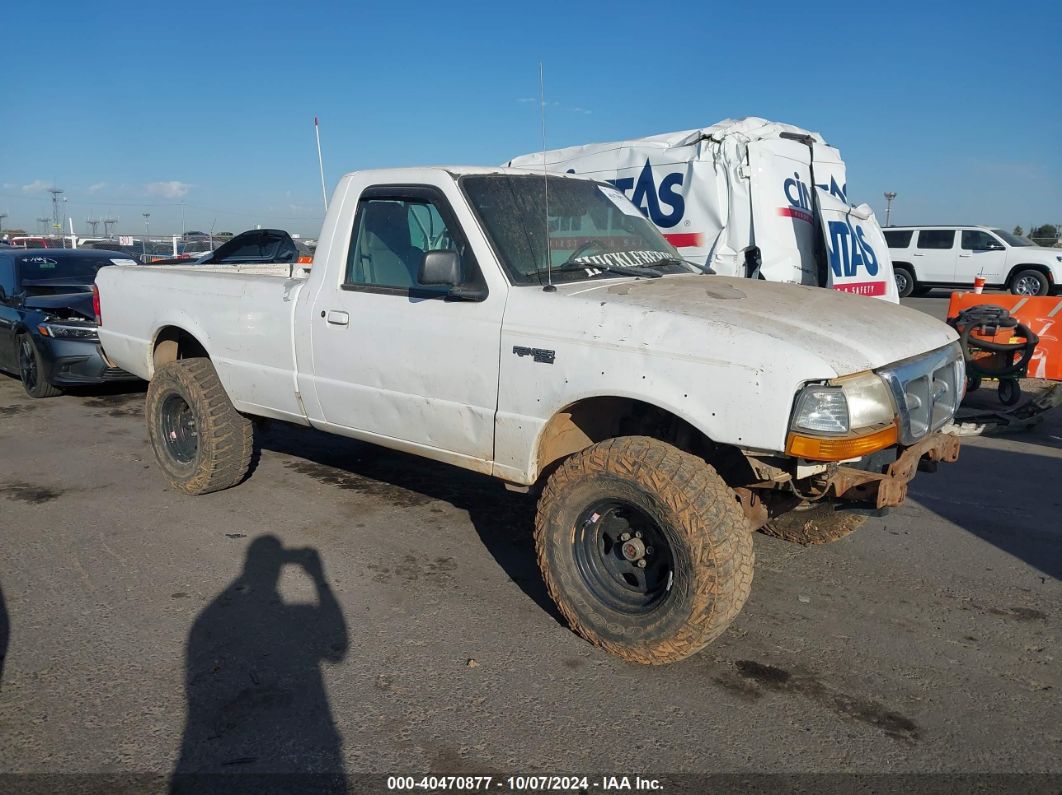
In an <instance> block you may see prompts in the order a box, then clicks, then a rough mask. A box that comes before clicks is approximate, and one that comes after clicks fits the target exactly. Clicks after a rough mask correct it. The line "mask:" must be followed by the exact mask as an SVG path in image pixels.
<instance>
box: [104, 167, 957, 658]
mask: <svg viewBox="0 0 1062 795" xmlns="http://www.w3.org/2000/svg"><path fill="white" fill-rule="evenodd" d="M575 227H577V228H578V229H579V230H580V234H579V235H578V236H573V235H571V234H570V233H569V232H570V230H571V229H573V228H575ZM96 290H97V296H96V298H97V313H98V314H99V315H100V321H99V322H100V330H99V336H100V340H101V342H102V345H103V347H104V349H105V352H106V354H107V356H108V357H109V358H110V359H111V360H113V361H114V362H115V363H116V364H117V365H118V366H120V367H122V368H124V369H126V370H128V371H130V372H132V373H135V374H137V375H139V376H141V377H143V378H145V379H148V380H150V381H151V384H150V387H149V390H148V394H147V411H146V414H147V424H148V431H149V435H150V438H151V442H152V444H153V446H154V449H155V453H156V456H157V458H158V462H159V465H160V467H161V468H162V470H163V472H164V474H165V475H166V477H167V478H168V480H169V482H170V483H171V484H172V485H173V486H174V487H175V488H178V489H181V490H184V491H186V492H188V493H191V494H204V493H207V492H211V491H216V490H219V489H224V488H228V487H230V486H233V485H235V484H237V483H239V482H240V481H241V480H242V479H243V478H244V477H245V476H246V473H247V471H248V466H249V462H250V460H251V454H252V449H253V444H254V439H253V436H254V425H253V424H252V422H251V421H250V419H248V418H249V417H252V416H257V417H269V418H275V419H279V420H286V421H288V422H293V423H297V424H300V425H309V426H312V427H314V428H318V429H320V430H324V431H328V432H331V433H336V434H340V435H343V436H349V437H353V438H357V439H363V440H367V441H370V442H375V443H377V444H380V445H384V446H386V447H391V448H395V449H398V450H404V451H407V452H409V453H413V454H415V455H420V456H425V457H427V458H432V459H437V460H440V461H446V462H449V463H451V464H455V465H457V466H461V467H465V468H468V469H472V470H475V471H477V472H482V473H484V474H486V475H490V476H493V477H495V478H499V479H501V480H503V481H505V482H506V484H508V485H509V486H510V487H512V488H515V489H522V490H526V489H528V488H535V489H538V488H539V487H541V497H540V499H539V503H538V510H537V517H536V521H535V542H536V548H537V552H538V559H539V563H540V565H541V569H542V574H543V577H544V579H545V582H546V584H547V586H548V588H549V591H550V593H551V595H552V597H553V599H554V600H555V601H556V603H557V605H558V607H559V609H560V610H561V612H562V613H563V614H564V615H565V616H566V618H567V619H568V620H569V622H570V623H571V626H572V627H573V628H574V629H575V630H576V631H577V632H579V633H580V634H582V635H583V636H584V637H586V638H587V639H589V640H590V641H592V642H593V643H596V644H598V645H600V646H602V647H604V648H605V649H607V650H609V651H611V652H613V653H616V654H618V655H620V656H622V657H624V658H626V659H629V660H633V661H637V662H642V663H666V662H670V661H673V660H677V659H681V658H682V657H685V656H687V655H689V654H691V653H693V652H695V651H697V650H698V649H700V648H701V647H703V646H704V645H706V644H707V643H709V642H710V641H711V640H712V639H714V638H715V637H717V636H718V635H719V634H720V633H721V632H723V630H724V629H725V628H726V627H727V626H728V625H729V624H730V622H731V621H733V620H734V618H735V616H737V614H738V612H739V611H740V610H741V607H742V605H743V604H744V602H745V599H746V597H747V596H748V593H749V588H750V585H751V580H752V569H753V544H752V533H753V530H755V529H757V528H765V529H766V530H767V531H768V532H770V533H773V534H774V535H777V536H780V537H782V538H787V539H791V540H794V541H798V542H802V543H816V542H818V543H821V542H823V541H828V540H832V539H834V538H837V537H840V536H842V535H844V534H846V533H848V532H850V531H851V530H852V529H854V527H855V526H856V524H857V523H858V521H859V520H860V519H861V515H860V513H859V512H858V511H860V510H862V511H873V510H880V509H883V508H886V507H888V506H894V505H897V504H899V503H900V502H901V501H902V500H903V499H904V498H905V496H906V488H907V482H908V481H909V480H910V479H911V478H912V477H914V474H915V472H916V470H918V469H920V468H921V469H933V468H934V467H935V465H936V462H937V461H942V460H943V461H953V460H955V459H956V458H957V456H958V443H957V441H956V438H955V437H954V436H949V435H946V434H943V433H941V432H940V429H941V427H942V426H944V425H945V424H947V423H948V422H949V421H950V420H951V418H952V415H953V414H954V412H955V409H956V407H957V405H958V402H959V400H960V399H961V397H962V392H963V388H964V378H963V364H962V358H961V353H960V350H959V347H958V345H957V343H956V335H955V333H954V332H953V331H952V330H951V329H950V328H949V327H948V326H946V325H944V324H943V323H940V322H938V321H936V320H933V319H932V318H930V317H928V316H926V315H924V314H921V313H919V312H916V311H912V310H909V309H906V308H903V307H899V306H896V305H893V304H890V303H887V302H882V301H876V300H873V299H870V298H865V297H861V296H856V295H848V294H841V293H838V292H835V291H831V290H821V289H817V288H814V287H805V286H799V285H788V284H776V283H771V282H765V281H754V280H749V279H742V278H733V277H725V276H717V275H710V274H706V273H704V272H702V271H700V270H699V269H698V268H697V267H695V266H692V265H690V264H688V263H686V262H684V261H683V260H682V259H681V258H680V257H679V255H678V252H676V250H675V249H674V248H673V247H672V246H671V245H669V244H668V243H667V241H666V240H664V238H663V236H662V235H661V234H660V232H659V231H658V230H657V229H656V228H655V227H654V226H653V225H652V224H651V223H650V222H649V221H647V220H646V219H645V218H644V217H643V216H642V215H641V213H640V212H639V211H638V210H637V209H636V208H635V207H634V206H633V205H632V204H631V203H630V201H629V200H627V199H626V198H625V197H624V196H623V195H622V194H621V193H620V192H618V191H617V190H616V189H615V188H614V187H612V186H611V185H608V184H605V183H599V182H595V181H592V180H589V179H586V178H583V177H575V176H564V175H555V176H549V177H548V178H547V177H545V176H544V175H541V174H539V175H529V174H528V173H527V172H526V171H517V170H511V169H480V168H411V169H397V170H381V171H364V172H357V173H353V174H348V175H347V176H345V177H344V178H343V180H342V181H341V182H340V184H339V186H338V188H337V190H336V194H335V197H334V199H333V202H332V204H331V207H330V209H329V212H328V216H327V218H326V220H325V224H324V228H323V230H322V234H321V238H320V245H319V247H318V249H317V253H316V256H315V259H314V262H313V266H312V269H309V270H308V271H303V270H298V269H297V266H288V265H283V266H246V267H245V266H240V265H227V266H199V267H194V266H193V267H180V266H166V267H144V266H135V267H134V266H115V267H109V268H104V269H103V270H101V271H100V273H99V275H98V277H97V281H96Z"/></svg>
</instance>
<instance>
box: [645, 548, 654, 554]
mask: <svg viewBox="0 0 1062 795" xmlns="http://www.w3.org/2000/svg"><path fill="white" fill-rule="evenodd" d="M645 554H646V555H652V554H653V548H652V547H646V548H645Z"/></svg>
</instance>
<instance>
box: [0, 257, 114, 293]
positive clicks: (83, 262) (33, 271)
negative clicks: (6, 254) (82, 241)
mask: <svg viewBox="0 0 1062 795" xmlns="http://www.w3.org/2000/svg"><path fill="white" fill-rule="evenodd" d="M17 261H18V272H19V279H20V281H21V282H23V283H26V282H30V283H32V282H41V281H63V282H70V283H74V284H86V285H87V284H91V283H92V282H93V280H94V279H95V278H96V271H98V270H99V269H100V268H102V267H104V266H105V265H113V264H114V262H113V261H112V260H111V258H110V257H108V256H102V255H101V256H98V257H97V256H74V257H69V256H63V255H62V254H58V253H57V254H31V255H27V256H24V257H18V258H17Z"/></svg>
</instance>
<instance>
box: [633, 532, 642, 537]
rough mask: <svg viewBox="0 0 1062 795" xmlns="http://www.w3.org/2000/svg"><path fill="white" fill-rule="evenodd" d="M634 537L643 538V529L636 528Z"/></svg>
mask: <svg viewBox="0 0 1062 795" xmlns="http://www.w3.org/2000/svg"><path fill="white" fill-rule="evenodd" d="M634 537H635V538H641V537H642V531H641V530H635V531H634Z"/></svg>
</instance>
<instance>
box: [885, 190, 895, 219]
mask: <svg viewBox="0 0 1062 795" xmlns="http://www.w3.org/2000/svg"><path fill="white" fill-rule="evenodd" d="M895 198H896V193H895V192H894V191H888V190H887V191H885V226H889V222H890V221H891V219H892V200H893V199H895Z"/></svg>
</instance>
